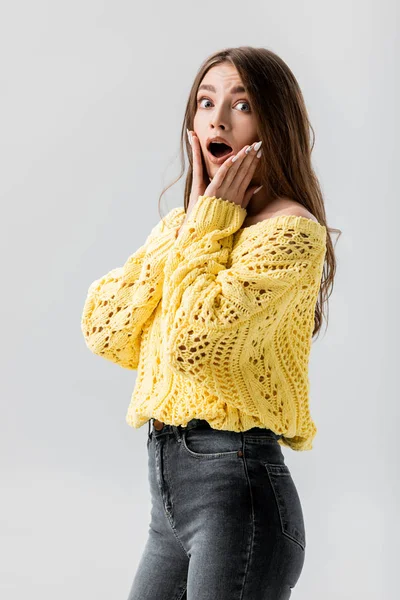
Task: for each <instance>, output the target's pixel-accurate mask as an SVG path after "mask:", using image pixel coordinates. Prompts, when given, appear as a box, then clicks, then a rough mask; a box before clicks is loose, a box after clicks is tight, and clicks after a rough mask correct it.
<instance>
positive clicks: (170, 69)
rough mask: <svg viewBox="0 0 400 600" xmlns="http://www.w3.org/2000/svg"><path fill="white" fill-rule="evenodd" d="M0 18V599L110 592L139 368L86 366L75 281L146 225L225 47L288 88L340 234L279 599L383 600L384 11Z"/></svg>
mask: <svg viewBox="0 0 400 600" xmlns="http://www.w3.org/2000/svg"><path fill="white" fill-rule="evenodd" d="M0 17H1V18H0V22H1V25H0V61H1V64H0V66H1V71H0V86H1V89H0V92H1V93H0V97H1V110H0V119H1V136H0V144H1V150H0V151H1V178H0V191H1V217H2V219H1V222H2V235H1V238H0V239H1V244H2V251H1V257H2V266H1V275H2V294H1V300H2V311H1V314H2V323H3V332H2V341H3V343H2V360H1V364H2V377H1V385H2V393H1V408H2V417H1V431H0V434H1V435H0V443H1V454H0V456H1V495H0V498H1V511H0V539H1V555H0V595H1V597H2V598H4V599H5V600H15V599H18V600H19V599H22V598H26V597H30V598H31V597H32V598H41V599H42V600H47V599H53V598H55V597H57V598H58V599H59V600H63V599H64V598H65V599H67V598H68V599H69V598H77V599H82V600H83V599H84V600H88V599H89V598H96V600H102V599H110V598H113V599H114V598H115V599H117V598H120V599H122V600H123V599H125V598H126V597H127V595H128V591H129V588H130V585H131V581H132V579H133V576H134V573H135V570H136V566H137V564H138V561H139V558H140V553H141V550H142V548H143V546H144V543H145V540H146V536H147V528H148V521H149V510H150V497H149V491H148V486H147V455H146V436H147V426H144V427H143V428H141V429H140V430H134V429H132V428H130V427H129V426H128V425H127V424H126V423H125V413H126V410H127V406H128V403H129V400H130V395H131V393H132V390H133V386H134V382H135V377H136V373H135V372H131V371H127V370H124V369H121V368H120V367H118V366H117V365H114V364H112V363H109V362H108V361H105V360H103V359H101V358H100V357H98V356H95V355H93V354H91V353H90V352H89V350H88V349H87V348H86V346H85V344H84V340H83V337H82V334H81V331H80V316H81V311H82V308H83V302H84V300H85V297H86V292H87V289H88V287H89V284H90V283H91V282H92V281H93V280H94V279H96V278H98V277H99V276H101V275H102V274H104V273H106V272H108V271H109V270H111V269H112V268H114V267H116V266H119V265H122V264H123V263H124V262H125V260H126V259H127V258H128V256H129V255H130V254H132V253H133V252H134V251H135V250H136V249H137V248H138V247H139V246H140V245H141V244H142V243H143V242H144V240H145V238H146V237H147V235H148V233H149V231H150V229H151V228H152V227H153V226H154V225H155V224H156V223H157V221H158V219H159V215H158V208H157V201H158V196H159V193H160V192H161V189H162V188H163V187H164V186H165V185H167V184H168V183H170V182H171V181H172V180H173V179H174V178H175V177H176V176H177V174H178V172H179V168H180V164H179V159H178V150H179V147H178V143H179V131H180V127H181V122H182V118H183V110H184V107H185V103H186V99H187V95H188V93H189V89H190V85H191V83H192V80H193V77H194V75H195V73H196V71H197V69H198V67H199V66H200V63H201V62H202V61H203V60H204V58H205V57H206V56H208V55H209V54H210V53H211V52H214V51H215V50H217V49H220V48H223V47H227V46H236V45H253V46H264V47H268V48H270V49H272V50H273V51H275V52H277V53H278V54H279V55H280V56H282V58H283V59H284V60H285V61H286V62H287V63H288V64H289V66H290V68H291V69H292V70H293V71H294V73H295V75H296V77H297V78H298V80H299V83H300V86H301V88H302V90H303V93H304V95H305V99H306V103H307V107H308V110H309V113H310V117H311V121H312V124H313V127H314V129H315V132H316V144H315V148H314V152H313V161H314V166H315V169H316V171H317V174H318V176H319V178H320V180H321V183H322V187H323V191H324V194H325V201H326V208H327V215H328V223H329V225H330V226H331V227H338V228H340V229H341V230H342V231H343V235H342V237H341V238H340V240H339V243H338V245H337V248H336V250H337V258H338V272H337V277H336V280H335V287H334V292H333V294H332V296H331V299H330V314H329V318H330V321H329V327H328V330H327V332H326V333H325V334H324V333H323V332H324V329H323V332H322V334H321V336H320V338H319V340H318V341H316V342H315V343H314V345H313V348H312V354H311V363H310V379H311V409H312V414H313V418H314V420H315V422H316V424H317V427H318V434H317V437H316V439H315V442H314V449H313V450H312V451H311V452H304V453H295V452H293V451H291V450H286V449H285V450H284V453H285V458H286V462H287V464H288V465H289V467H290V469H291V470H292V474H293V477H294V479H295V482H296V485H297V487H298V491H299V494H300V497H301V500H302V504H303V509H304V514H305V519H306V527H307V542H308V548H307V555H306V562H305V565H304V569H303V573H302V575H301V577H300V580H299V582H298V584H297V586H296V589H295V590H294V592H293V597H294V598H296V600H301V599H305V600H310V599H312V600H314V599H318V600H319V599H320V598H324V600H339V599H345V598H346V599H347V598H349V599H350V598H351V599H354V598H362V599H363V600H370V599H371V600H372V599H374V600H378V599H381V598H385V599H386V600H387V599H389V598H393V599H394V598H395V597H397V593H396V592H397V590H396V585H395V582H396V580H397V577H396V575H397V562H398V561H397V560H395V557H396V556H397V557H398V544H397V540H398V537H399V527H398V517H397V514H398V510H396V503H397V504H398V502H399V494H398V492H399V489H398V485H399V484H398V475H399V473H398V460H397V458H398V445H397V436H396V433H397V431H398V422H399V421H398V419H399V409H398V401H399V394H398V385H397V374H398V368H397V365H398V344H397V340H398V334H399V328H398V319H397V311H396V309H395V303H396V307H397V302H398V292H399V282H398V259H399V256H398V252H397V244H396V242H397V236H398V222H399V212H398V194H397V189H398V181H397V175H398V173H396V170H395V167H396V163H397V165H398V158H399V151H398V145H397V143H396V142H397V140H396V137H397V136H398V133H399V130H398V125H399V120H398V89H399V88H398V50H399V39H398V29H397V28H396V19H398V7H396V5H395V3H394V2H388V1H387V2H379V3H378V2H361V1H358V2H355V1H353V2H349V1H346V2H344V1H343V0H342V1H339V2H335V3H332V2H329V3H328V2H317V1H305V2H294V1H292V2H285V3H277V2H265V1H264V2H252V3H251V4H249V3H247V4H246V3H245V4H243V3H242V2H238V1H233V2H230V3H226V4H225V3H224V4H216V3H215V2H214V1H213V2H210V1H208V0H206V1H204V2H202V3H191V4H188V3H184V2H177V1H175V2H169V3H161V2H158V3H145V4H142V3H140V4H138V5H134V4H133V3H132V2H121V1H115V0H114V1H113V2H111V1H109V0H108V1H102V2H100V1H99V0H96V1H94V0H92V1H89V0H80V1H79V2H77V1H76V0H75V1H71V0H70V1H69V2H50V1H47V2H45V1H43V0H38V1H37V2H27V1H19V2H13V3H8V4H7V7H6V5H5V3H3V4H2V7H1V14H0ZM182 191H183V179H182V181H181V182H180V183H179V184H177V185H175V186H173V188H172V189H171V190H169V192H168V193H167V196H166V197H164V199H163V204H162V214H163V215H165V214H166V212H167V210H170V209H171V208H173V207H174V206H181V205H182V204H183V195H182Z"/></svg>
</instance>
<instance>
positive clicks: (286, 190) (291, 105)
mask: <svg viewBox="0 0 400 600" xmlns="http://www.w3.org/2000/svg"><path fill="white" fill-rule="evenodd" d="M224 62H230V63H231V64H232V65H234V66H235V67H236V69H237V71H238V73H239V76H240V77H241V79H242V82H243V84H244V86H245V87H246V90H247V93H248V96H249V98H250V103H251V105H252V107H253V111H254V113H255V116H256V119H257V121H258V131H259V136H260V137H259V138H258V139H260V140H262V146H263V154H262V158H261V159H260V160H261V161H262V162H261V168H260V177H261V183H262V184H263V185H264V188H265V189H266V191H267V192H268V198H271V200H273V199H275V198H279V197H286V198H291V199H293V200H296V201H297V202H299V203H300V204H302V205H303V206H304V207H305V208H306V209H307V210H309V211H310V212H311V213H312V214H313V215H314V216H315V217H316V218H317V220H318V222H319V223H320V224H322V225H325V227H326V229H327V251H326V256H325V262H324V266H323V272H322V278H321V285H320V290H319V294H318V299H317V302H316V306H315V318H314V330H313V337H314V336H315V335H316V334H317V333H318V332H319V330H320V328H321V325H322V320H323V317H325V318H326V323H327V324H328V313H329V310H328V299H329V296H330V295H331V293H332V290H333V283H334V276H335V273H336V257H335V252H334V246H333V244H332V239H331V233H332V232H336V233H337V234H338V239H339V237H340V235H341V234H342V231H341V230H340V229H333V228H329V227H328V225H327V222H326V214H325V206H324V199H323V195H322V191H321V186H320V183H319V181H318V178H317V176H316V174H315V172H314V169H313V167H312V164H311V152H312V150H313V148H314V143H315V134H314V129H313V128H312V125H311V123H310V119H309V117H308V113H307V109H306V106H305V102H304V98H303V94H302V92H301V90H300V86H299V84H298V82H297V80H296V78H295V76H294V75H293V73H292V71H291V70H290V69H289V67H288V65H287V64H286V63H285V62H284V61H283V60H282V58H280V57H279V56H278V55H277V54H275V53H274V52H272V51H271V50H268V49H266V48H254V47H252V46H240V47H237V48H225V49H223V50H219V51H217V52H214V53H213V54H211V55H210V56H209V57H208V58H207V59H206V60H205V61H204V62H203V64H202V65H201V66H200V68H199V70H198V72H197V75H196V77H195V79H194V82H193V85H192V88H191V90H190V93H189V98H188V101H187V104H186V111H185V116H184V119H183V124H182V130H181V145H180V158H181V172H180V174H179V175H178V177H177V178H176V179H175V180H174V181H173V182H172V183H171V184H170V185H169V186H167V187H166V188H165V189H164V190H163V191H162V192H161V194H160V197H159V205H160V200H161V198H162V196H163V194H164V193H165V192H166V191H167V190H168V189H169V188H170V187H171V186H172V185H174V184H175V183H176V182H177V181H179V179H180V178H181V177H182V176H183V174H184V172H185V156H184V146H185V148H186V154H187V156H188V159H189V168H188V172H187V175H186V183H185V189H184V209H185V211H186V210H187V207H188V204H189V197H190V191H191V186H192V176H193V163H192V152H191V148H190V144H189V141H188V139H187V133H186V129H189V130H193V123H194V117H195V114H196V110H197V102H196V98H197V90H198V87H199V85H200V83H201V81H202V80H203V78H204V76H205V74H206V73H207V71H209V69H211V68H212V67H214V66H215V65H218V64H221V63H224ZM310 131H312V134H313V141H312V144H311V136H310ZM203 164H204V163H203ZM336 241H337V240H336ZM335 245H336V244H335ZM325 311H326V312H325Z"/></svg>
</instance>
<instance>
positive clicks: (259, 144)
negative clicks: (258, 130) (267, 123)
mask: <svg viewBox="0 0 400 600" xmlns="http://www.w3.org/2000/svg"><path fill="white" fill-rule="evenodd" d="M261 144H262V141H261V142H257V144H255V145H254V150H255V151H256V152H257V150H259V149H260V148H261Z"/></svg>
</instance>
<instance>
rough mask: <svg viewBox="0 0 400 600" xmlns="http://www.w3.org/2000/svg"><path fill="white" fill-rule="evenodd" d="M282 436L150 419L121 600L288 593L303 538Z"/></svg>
mask: <svg viewBox="0 0 400 600" xmlns="http://www.w3.org/2000/svg"><path fill="white" fill-rule="evenodd" d="M156 427H157V428H156ZM279 437H280V436H279V435H277V434H275V433H274V432H273V431H272V430H270V429H263V428H258V427H254V428H253V429H249V430H247V431H244V432H234V431H220V430H216V429H212V428H211V426H210V425H209V423H208V422H207V421H205V420H201V419H192V420H191V421H189V423H188V424H187V426H186V427H183V426H181V425H178V426H174V425H168V424H163V423H161V422H160V421H155V420H154V419H151V420H150V421H149V431H148V438H147V451H148V479H149V484H150V495H151V514H150V524H149V531H148V539H147V541H146V544H145V547H144V549H143V553H142V556H141V559H140V562H139V565H138V568H137V571H136V574H135V576H134V580H133V583H132V587H131V590H130V593H129V598H128V600H286V599H287V598H289V597H290V595H291V590H292V588H294V586H295V585H296V582H297V581H298V579H299V577H300V573H301V571H302V569H303V564H304V557H305V547H306V540H305V527H304V520H303V511H302V507H301V503H300V499H299V496H298V493H297V489H296V486H295V484H294V481H293V479H292V476H291V473H290V471H289V468H288V467H287V466H286V464H285V461H284V456H283V453H282V450H281V446H280V445H279V444H278V442H277V440H278V439H279Z"/></svg>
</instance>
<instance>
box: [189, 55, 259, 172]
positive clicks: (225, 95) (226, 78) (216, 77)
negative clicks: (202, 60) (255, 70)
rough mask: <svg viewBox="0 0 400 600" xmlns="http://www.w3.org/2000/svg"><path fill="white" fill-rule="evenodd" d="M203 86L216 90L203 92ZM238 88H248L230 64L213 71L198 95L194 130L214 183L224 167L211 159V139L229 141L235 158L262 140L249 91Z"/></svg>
mask: <svg viewBox="0 0 400 600" xmlns="http://www.w3.org/2000/svg"><path fill="white" fill-rule="evenodd" d="M202 86H212V88H211V89H210V88H208V89H204V88H203V89H202ZM237 86H242V87H243V88H244V85H243V82H242V80H241V79H240V77H239V74H238V72H237V70H236V68H235V67H234V66H233V65H231V64H230V63H229V64H228V63H224V64H220V65H217V66H215V67H212V68H211V69H210V70H209V71H208V72H207V73H206V75H205V76H204V77H203V80H202V81H201V84H200V85H199V89H198V91H197V109H196V114H195V118H194V125H193V130H194V131H195V133H196V134H197V136H198V138H199V141H200V145H201V150H202V153H203V158H204V163H205V166H206V169H207V172H208V175H209V177H210V178H211V179H212V178H213V176H214V175H215V173H216V172H217V171H218V169H219V167H220V165H219V164H214V163H213V162H212V160H211V159H210V156H209V151H208V149H207V139H208V138H210V137H214V136H221V137H223V138H225V139H226V141H227V142H228V144H229V146H231V147H232V149H233V151H234V153H235V154H236V153H237V152H239V150H240V149H241V148H243V146H245V145H246V144H253V143H254V142H258V141H259V140H260V138H259V136H258V133H257V123H256V117H255V114H254V112H253V109H252V107H251V105H250V102H249V97H248V95H247V94H246V92H245V91H235V90H234V89H233V88H235V87H237ZM259 168H260V167H259V166H257V170H256V172H255V173H254V176H253V179H252V184H253V183H256V182H257V181H258V171H259Z"/></svg>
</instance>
